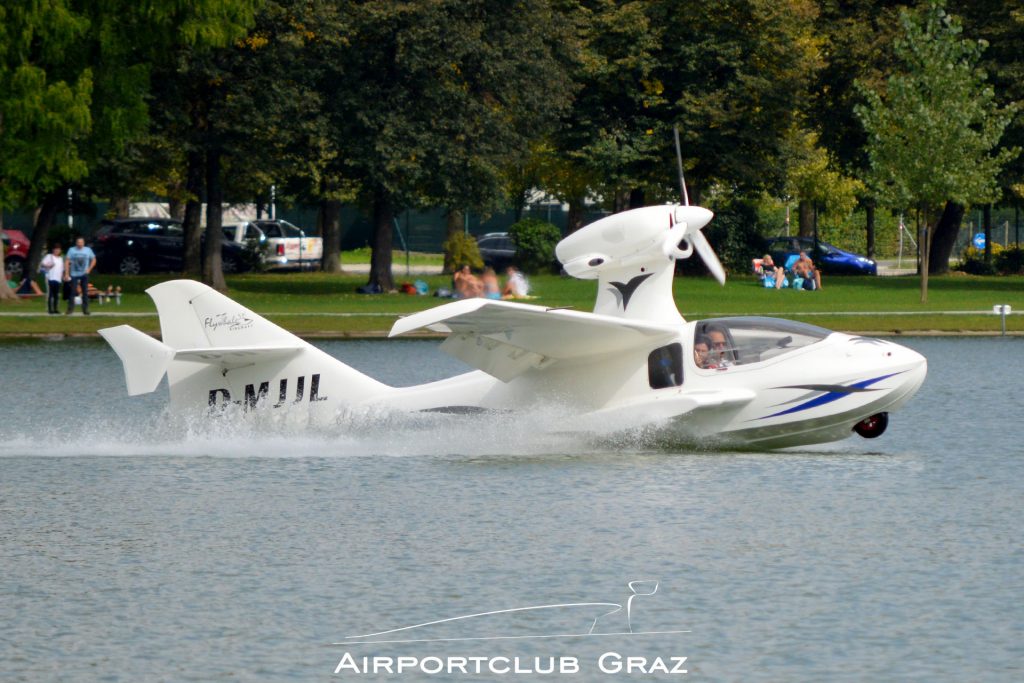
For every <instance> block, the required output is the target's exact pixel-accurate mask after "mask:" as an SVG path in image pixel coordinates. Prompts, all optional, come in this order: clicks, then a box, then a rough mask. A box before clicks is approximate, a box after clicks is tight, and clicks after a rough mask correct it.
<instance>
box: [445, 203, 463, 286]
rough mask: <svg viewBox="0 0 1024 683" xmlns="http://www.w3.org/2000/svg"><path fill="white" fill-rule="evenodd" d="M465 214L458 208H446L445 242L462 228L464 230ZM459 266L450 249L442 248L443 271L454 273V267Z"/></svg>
mask: <svg viewBox="0 0 1024 683" xmlns="http://www.w3.org/2000/svg"><path fill="white" fill-rule="evenodd" d="M465 229H466V227H465V215H464V214H463V213H462V211H461V210H459V209H448V214H447V215H446V216H445V230H444V239H445V242H447V241H449V240H451V238H452V237H453V236H455V235H457V234H459V233H460V232H462V231H463V230H465ZM458 267H459V264H458V263H455V259H454V257H453V256H452V253H451V250H449V249H445V250H444V272H445V273H454V272H455V269H456V268H458Z"/></svg>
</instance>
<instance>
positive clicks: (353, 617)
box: [0, 338, 1024, 681]
mask: <svg viewBox="0 0 1024 683" xmlns="http://www.w3.org/2000/svg"><path fill="white" fill-rule="evenodd" d="M903 343H906V344H907V345H909V346H911V347H912V348H914V349H916V350H918V351H920V352H921V353H923V354H924V355H925V356H927V357H928V359H929V377H928V380H927V381H926V383H925V385H924V387H923V388H922V390H921V392H920V393H919V395H918V396H917V397H916V398H915V399H914V400H913V401H912V402H911V403H910V404H909V405H908V406H906V407H905V408H904V409H903V410H902V411H901V412H899V413H897V414H895V415H893V416H892V420H891V423H890V427H889V431H888V432H887V433H886V434H885V435H883V436H882V437H881V438H879V439H877V440H874V441H865V440H863V439H860V438H859V437H851V438H850V439H848V440H846V441H843V442H840V443H837V444H831V445H828V446H822V447H816V448H813V449H805V450H796V451H792V450H791V451H785V452H776V453H699V452H694V453H691V452H672V453H666V452H649V451H644V450H640V449H635V450H628V449H627V450H625V451H624V450H622V447H621V445H617V446H615V447H612V446H609V447H608V448H607V449H601V448H596V447H594V445H593V444H590V445H588V446H580V445H578V444H575V443H573V442H571V441H569V440H567V439H566V438H564V437H558V436H548V435H545V433H544V432H545V431H546V430H544V429H543V427H544V426H545V425H542V424H540V422H541V421H538V418H528V419H526V420H521V419H520V420H517V419H513V418H511V417H499V418H487V419H483V418H477V419H466V418H462V419H441V420H437V421H426V422H402V421H398V422H395V421H393V420H388V421H386V422H385V423H384V424H379V423H376V422H375V421H374V420H372V419H370V418H367V420H366V421H365V422H364V423H359V422H358V421H356V423H350V424H346V425H339V426H338V427H337V428H336V429H335V428H332V429H318V430H302V431H300V432H298V433H295V432H292V431H288V430H285V429H282V428H280V427H277V426H275V425H262V426H259V427H257V428H251V427H249V426H237V425H221V424H217V425H210V424H208V423H201V424H183V423H181V422H179V421H175V420H173V419H171V418H169V417H168V416H166V415H165V414H164V411H163V407H164V402H165V397H166V390H165V389H160V390H159V391H158V392H157V393H156V394H154V395H150V396H143V397H138V398H135V399H130V398H128V397H127V396H126V395H125V390H124V384H123V375H122V372H121V367H120V362H119V361H118V360H117V358H116V356H115V355H114V353H113V352H112V351H110V350H109V349H108V348H107V347H106V346H105V345H103V344H100V343H96V342H85V341H60V342H42V341H40V342H31V343H29V342H22V343H6V344H3V345H0V387H2V388H3V394H2V395H3V397H4V407H3V409H2V413H0V415H2V418H0V680H12V681H50V680H54V681H55V680H75V681H93V680H97V681H99V680H103V681H149V680H153V681H163V680H167V681H216V680H242V681H250V680H251V681H261V680H266V681H279V680H328V679H332V680H346V679H347V680H371V679H374V676H372V675H363V674H356V673H352V672H350V671H347V670H345V671H343V672H341V673H339V674H337V675H335V674H334V671H335V668H336V667H337V665H338V664H339V660H340V659H341V658H342V657H343V656H344V655H345V653H346V652H347V653H350V654H351V655H352V656H353V657H356V658H359V657H363V656H372V655H377V656H388V657H399V656H414V657H419V658H423V657H430V656H437V657H442V658H445V657H452V656H466V657H469V656H480V657H487V658H495V657H508V658H510V660H514V658H515V657H519V658H520V659H521V660H523V661H526V662H533V661H534V660H533V658H534V657H539V658H540V661H546V658H548V657H571V658H575V659H576V660H577V661H578V666H579V672H578V673H576V674H574V675H572V676H569V677H568V678H569V679H570V680H580V681H583V680H610V679H613V678H616V676H614V675H613V674H608V673H604V672H602V670H601V668H600V666H599V660H600V658H601V656H602V655H603V654H605V653H607V652H615V653H618V654H619V655H621V656H622V657H623V658H624V657H626V656H635V657H644V658H646V659H647V660H648V661H653V660H654V659H655V658H656V657H663V658H664V659H665V660H666V661H668V660H669V658H670V657H672V656H685V657H687V658H688V659H687V660H686V666H685V668H686V669H687V670H688V672H689V673H688V674H686V675H685V676H682V675H672V674H661V675H655V676H649V675H644V674H641V673H634V674H633V675H631V676H629V677H628V678H627V680H687V679H693V680H707V681H741V680H742V681H825V680H828V681H864V680H929V681H960V680H970V681H1020V680H1024V606H1022V596H1024V544H1022V541H1021V531H1022V528H1024V514H1022V513H1024V421H1022V417H1024V410H1022V407H1024V363H1021V362H1020V358H1021V356H1022V354H1024V340H1019V339H1017V340H1014V339H969V340H967V339H924V338H917V339H907V340H903ZM319 346H321V347H322V348H325V349H326V350H327V351H328V352H329V353H331V354H333V355H335V356H337V357H339V358H342V359H343V360H345V361H346V362H348V363H349V364H351V365H353V366H355V367H357V368H359V369H361V370H363V371H365V372H368V373H369V374H371V375H373V376H375V377H377V378H379V379H382V380H384V381H386V382H389V383H393V384H411V383H416V382H421V381H426V380H430V379H436V378H439V377H444V376H448V375H450V374H454V373H456V372H459V371H461V370H462V369H463V368H462V366H461V365H460V364H459V363H458V362H457V361H454V360H452V359H450V358H448V357H447V356H445V355H444V354H442V353H441V352H439V351H438V350H437V343H436V342H432V341H430V342H427V341H388V342H329V343H322V344H319ZM634 580H656V581H658V582H659V587H658V591H657V593H656V594H655V595H651V596H646V597H638V598H637V599H636V601H635V602H633V603H632V610H633V611H632V613H631V616H630V621H629V623H628V624H627V627H626V630H628V628H632V629H633V631H634V634H633V635H604V636H600V637H598V636H591V637H572V638H569V637H563V638H522V639H518V640H517V639H503V640H494V641H473V640H455V641H435V642H429V643H397V644H379V643H378V644H376V645H368V644H356V645H341V646H339V645H333V644H332V643H336V642H342V641H345V642H351V641H346V638H348V637H349V636H352V635H358V634H366V633H369V632H375V631H382V630H385V629H391V628H396V627H401V626H407V625H412V624H419V623H422V622H428V621H432V620H438V619H444V618H447V617H454V616H458V615H467V614H475V613H480V612H487V611H492V610H504V609H510V608H516V607H522V606H534V605H549V604H564V603H581V602H612V603H619V604H623V605H625V604H626V601H627V600H628V598H629V596H630V595H631V593H630V591H629V589H628V588H627V582H629V581H634ZM615 616H616V617H621V616H622V615H621V614H618V615H615ZM501 628H502V629H508V630H503V631H500V632H501V634H503V635H509V634H512V635H531V634H533V635H536V634H540V633H545V634H548V635H552V634H553V632H551V631H549V630H548V631H546V630H545V629H546V628H548V627H547V626H546V625H545V624H543V623H541V621H540V620H539V618H538V619H536V620H535V619H534V617H533V616H531V615H529V614H527V615H522V618H519V619H512V620H510V621H509V622H508V623H505V624H502V625H501ZM585 630H586V629H584V632H585ZM661 631H685V632H684V633H656V632H661ZM579 632H580V631H571V632H570V633H579ZM641 632H642V634H641ZM437 633H439V632H436V631H435V632H434V634H431V635H430V636H429V637H430V638H434V637H435V636H436V634H437ZM453 633H454V634H455V635H456V636H457V635H459V634H458V629H455V630H454V631H452V630H449V631H445V632H444V634H445V636H451V635H452V634H453ZM554 634H558V632H554ZM644 634H646V635H644ZM561 635H565V634H564V633H561ZM613 662H614V659H611V660H609V659H606V660H605V664H606V666H607V665H609V664H612V663H613ZM523 666H526V664H524V665H523ZM620 676H621V674H620ZM384 678H387V679H388V680H423V679H429V680H466V681H470V680H480V679H485V678H494V679H497V680H519V679H529V680H533V679H536V678H548V679H551V678H555V677H554V676H546V677H542V676H539V675H529V674H514V673H512V674H504V675H479V676H477V675H461V674H452V675H448V674H439V675H433V676H430V675H427V674H424V673H422V672H413V673H406V674H402V675H394V676H390V677H387V676H385V677H384Z"/></svg>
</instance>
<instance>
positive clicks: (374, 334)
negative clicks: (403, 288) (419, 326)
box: [0, 329, 1024, 342]
mask: <svg viewBox="0 0 1024 683" xmlns="http://www.w3.org/2000/svg"><path fill="white" fill-rule="evenodd" d="M832 331H833V332H840V333H842V334H849V335H854V336H858V337H1024V331H1018V330H1007V331H1006V334H1003V333H1002V332H1000V331H999V330H932V329H922V330H915V329H907V330H866V331H865V330H839V329H837V330H832ZM147 334H149V333H147ZM149 336H151V337H153V338H154V339H159V338H160V337H159V335H156V334H149ZM295 336H297V337H299V338H300V339H303V340H307V341H308V340H314V339H315V340H321V341H347V340H360V339H390V338H391V337H388V331H387V330H361V331H353V332H338V331H337V330H323V331H320V332H303V333H302V334H296V335H295ZM447 337H448V335H447V334H444V333H442V332H413V333H410V334H404V335H402V336H401V337H395V339H445V338H447ZM66 339H89V340H102V339H103V337H101V336H100V334H99V333H98V332H0V342H5V341H26V340H46V341H63V340H66Z"/></svg>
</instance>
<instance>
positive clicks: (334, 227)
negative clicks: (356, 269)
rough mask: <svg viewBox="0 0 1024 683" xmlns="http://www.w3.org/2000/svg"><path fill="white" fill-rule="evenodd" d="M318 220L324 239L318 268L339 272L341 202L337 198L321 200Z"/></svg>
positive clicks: (328, 271) (327, 271)
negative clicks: (322, 252) (322, 253)
mask: <svg viewBox="0 0 1024 683" xmlns="http://www.w3.org/2000/svg"><path fill="white" fill-rule="evenodd" d="M320 221H321V226H322V228H321V229H322V230H323V240H324V255H323V257H322V258H321V259H320V268H321V269H323V271H324V272H325V273H340V272H341V202H340V201H338V200H337V199H323V200H321V201H320Z"/></svg>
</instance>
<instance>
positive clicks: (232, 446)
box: [0, 406, 661, 458]
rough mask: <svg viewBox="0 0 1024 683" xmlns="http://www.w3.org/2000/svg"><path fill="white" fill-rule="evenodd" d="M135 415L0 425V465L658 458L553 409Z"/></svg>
mask: <svg viewBox="0 0 1024 683" xmlns="http://www.w3.org/2000/svg"><path fill="white" fill-rule="evenodd" d="M133 412H134V413H135V414H103V415H96V416H92V417H90V418H89V419H86V420H83V421H82V422H81V423H80V424H77V425H75V426H74V429H73V436H72V437H71V438H66V436H67V433H66V432H65V430H64V429H63V428H62V427H60V426H58V427H56V428H55V427H54V425H53V424H51V423H50V417H49V416H46V415H42V414H36V416H35V417H33V418H31V419H28V420H26V421H23V422H22V423H21V424H19V425H10V424H8V425H7V426H6V428H5V431H6V434H4V438H3V439H0V457H17V456H25V455H33V456H36V455H47V456H64V457H74V456H118V457H125V456H170V457H188V456H195V457H220V458H254V457H255V458H304V457H317V458H320V457H365V456H395V457H406V456H449V455H464V456H489V455H502V456H508V455H512V456H533V455H546V454H558V455H574V454H595V453H597V454H599V453H621V452H630V451H634V452H635V451H637V450H649V449H654V450H661V449H659V448H658V446H659V444H658V443H657V439H656V438H655V439H653V440H652V436H651V434H649V433H646V432H644V431H637V432H634V433H629V432H626V433H617V434H616V435H614V437H603V438H587V437H585V435H581V434H580V433H568V432H566V431H565V429H566V426H567V425H571V424H572V420H573V416H572V415H571V414H569V413H568V411H566V410H565V409H563V408H561V407H560V406H545V407H538V408H537V409H535V410H532V411H529V412H516V413H511V412H485V413H473V414H447V413H432V412H421V413H400V412H394V411H390V410H387V409H384V408H379V407H374V408H366V409H360V410H348V411H345V412H343V413H340V414H338V415H335V416H334V417H333V418H332V419H328V420H320V421H318V422H317V423H315V424H314V423H310V422H309V420H307V419H306V416H305V415H299V414H288V413H279V412H275V413H258V412H257V413H251V414H242V413H240V412H239V413H232V412H230V411H229V412H225V413H222V414H219V415H210V414H209V413H207V412H206V411H202V412H200V413H196V414H181V413H178V412H173V411H171V410H170V409H168V408H166V407H162V408H156V409H155V410H153V411H152V412H150V413H149V414H145V413H143V414H140V413H141V412H142V411H137V412H136V411H133ZM36 418H38V419H36ZM61 434H64V436H61ZM55 437H56V440H54V438H55Z"/></svg>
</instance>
